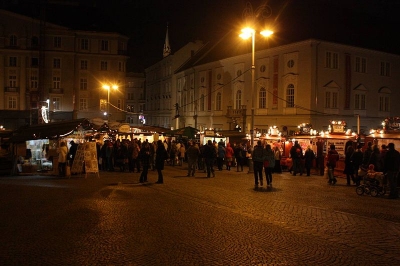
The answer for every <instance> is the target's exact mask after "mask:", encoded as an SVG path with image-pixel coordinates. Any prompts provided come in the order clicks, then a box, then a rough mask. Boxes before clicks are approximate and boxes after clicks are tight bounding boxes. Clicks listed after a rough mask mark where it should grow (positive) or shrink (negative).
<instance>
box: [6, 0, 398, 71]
mask: <svg viewBox="0 0 400 266" xmlns="http://www.w3.org/2000/svg"><path fill="white" fill-rule="evenodd" d="M40 1H44V0H0V3H1V4H2V5H3V7H4V6H10V5H12V4H15V3H18V5H20V6H22V4H23V3H24V2H30V3H31V4H32V3H34V4H36V6H37V3H38V2H40ZM47 1H48V2H57V3H64V4H67V3H70V2H75V3H78V2H79V3H80V4H84V5H86V6H90V8H93V7H94V6H95V7H96V10H97V11H99V12H100V13H101V16H99V15H96V19H97V20H98V21H100V22H101V23H103V24H105V25H106V26H108V27H109V28H111V29H113V30H115V31H118V32H120V33H123V34H125V35H127V36H128V37H129V38H130V41H129V55H130V57H131V60H130V61H129V64H128V70H133V71H141V70H143V69H144V68H146V67H149V66H150V65H152V64H154V63H155V62H157V61H159V60H161V59H162V49H163V45H164V40H165V33H166V27H167V23H168V25H169V37H170V44H171V48H172V52H174V51H176V50H178V49H179V48H181V47H182V46H183V45H185V44H186V43H188V42H189V41H193V40H196V39H200V40H204V41H208V40H215V39H217V38H220V37H221V36H223V35H224V34H226V33H227V32H228V31H230V30H236V31H239V29H240V27H241V25H242V23H243V11H244V9H245V7H246V3H251V4H252V6H253V9H256V8H257V7H259V6H260V5H261V4H268V5H269V6H270V7H271V10H272V15H271V16H270V17H269V18H268V19H263V20H262V21H263V22H264V23H266V24H268V25H272V26H273V27H274V32H275V34H274V36H273V37H274V42H275V44H276V45H280V44H285V43H290V42H294V41H300V40H305V39H308V38H319V39H323V40H326V41H334V42H339V43H345V44H351V45H358V46H362V47H366V48H372V49H377V50H382V51H388V52H395V53H399V54H400V43H399V41H398V37H396V35H397V32H398V25H400V16H399V15H398V11H399V10H400V0H269V1H260V0H254V1H245V0H197V1H191V0H175V1H172V0H170V1H168V0H113V1H110V0H72V1H69V0H64V1H63V0H57V1H56V0H47ZM77 8H79V9H80V10H84V12H86V13H84V14H83V15H81V16H82V17H83V16H85V14H87V13H91V12H90V11H89V12H88V11H87V10H86V9H83V8H82V7H73V10H77ZM59 12H61V13H59V14H58V13H57V12H51V14H53V15H55V16H56V18H61V16H62V15H63V16H64V17H65V18H66V23H71V22H73V21H75V19H76V18H78V17H79V16H80V15H78V13H76V12H74V11H72V12H71V11H70V10H68V11H67V9H66V8H61V9H60V11H59ZM62 13H64V14H62ZM66 26H68V25H66ZM103 26H104V25H103Z"/></svg>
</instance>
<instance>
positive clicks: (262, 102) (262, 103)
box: [258, 87, 267, 109]
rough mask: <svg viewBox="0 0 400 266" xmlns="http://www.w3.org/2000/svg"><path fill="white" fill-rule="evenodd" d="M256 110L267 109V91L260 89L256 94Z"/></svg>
mask: <svg viewBox="0 0 400 266" xmlns="http://www.w3.org/2000/svg"><path fill="white" fill-rule="evenodd" d="M258 108H260V109H266V108H267V90H266V89H265V88H264V87H263V88H261V89H260V92H259V93H258Z"/></svg>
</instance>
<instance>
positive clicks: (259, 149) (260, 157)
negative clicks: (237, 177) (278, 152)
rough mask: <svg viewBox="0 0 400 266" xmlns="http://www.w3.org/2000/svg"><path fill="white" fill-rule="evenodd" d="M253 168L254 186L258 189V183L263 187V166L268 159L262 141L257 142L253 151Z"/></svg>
mask: <svg viewBox="0 0 400 266" xmlns="http://www.w3.org/2000/svg"><path fill="white" fill-rule="evenodd" d="M251 157H252V159H253V168H254V186H255V188H258V183H260V186H263V166H264V161H265V158H266V150H265V149H264V148H263V146H262V145H261V140H258V141H257V145H256V146H255V147H254V149H253V151H252V156H251Z"/></svg>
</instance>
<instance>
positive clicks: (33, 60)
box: [31, 57, 39, 67]
mask: <svg viewBox="0 0 400 266" xmlns="http://www.w3.org/2000/svg"><path fill="white" fill-rule="evenodd" d="M38 66H39V58H37V57H32V58H31V67H38Z"/></svg>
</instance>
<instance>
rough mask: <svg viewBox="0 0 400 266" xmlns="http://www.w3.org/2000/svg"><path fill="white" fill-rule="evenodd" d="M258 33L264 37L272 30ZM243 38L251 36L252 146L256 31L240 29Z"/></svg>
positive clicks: (251, 135)
mask: <svg viewBox="0 0 400 266" xmlns="http://www.w3.org/2000/svg"><path fill="white" fill-rule="evenodd" d="M260 34H261V35H262V36H264V37H268V36H271V35H272V34H273V31H270V30H263V31H261V32H260ZM239 36H240V37H241V38H243V39H248V38H250V37H251V120H250V141H251V142H250V145H251V146H252V147H253V146H254V109H255V102H256V101H255V98H256V93H254V84H255V63H254V57H255V42H256V37H255V36H256V31H255V30H254V29H252V28H244V29H242V33H241V34H240V35H239Z"/></svg>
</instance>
